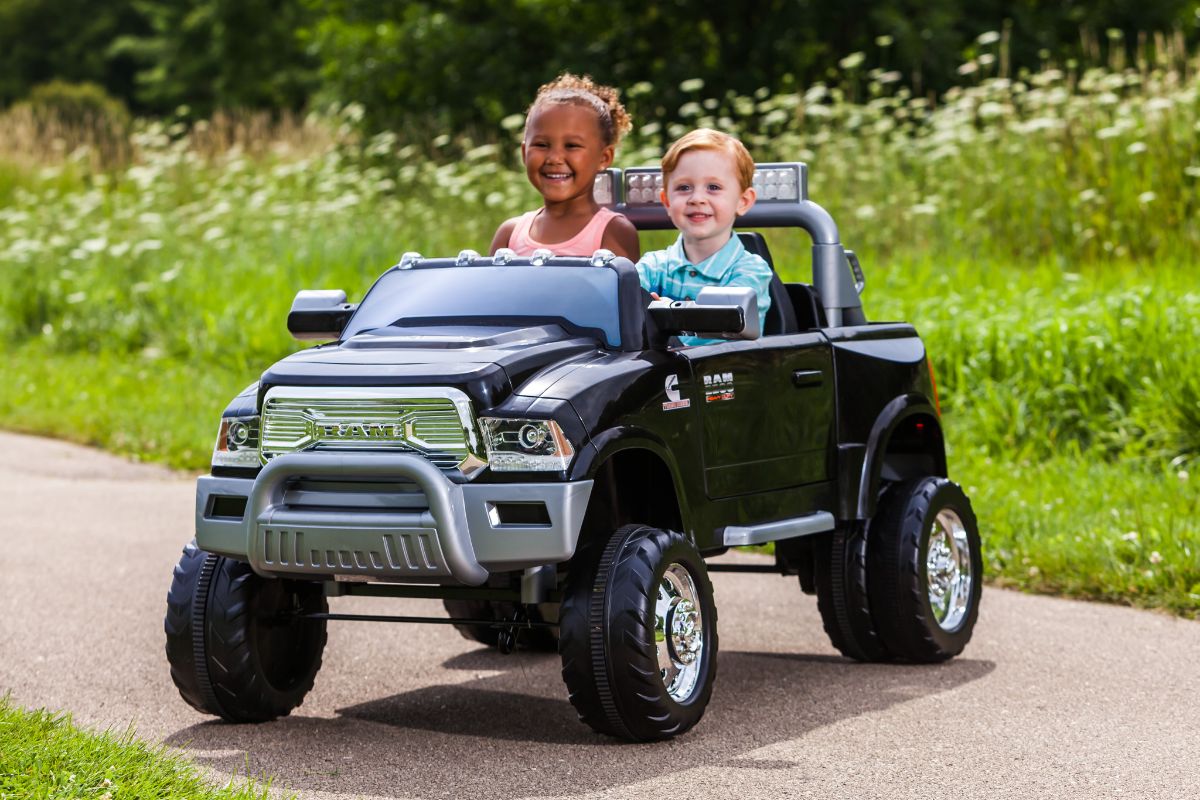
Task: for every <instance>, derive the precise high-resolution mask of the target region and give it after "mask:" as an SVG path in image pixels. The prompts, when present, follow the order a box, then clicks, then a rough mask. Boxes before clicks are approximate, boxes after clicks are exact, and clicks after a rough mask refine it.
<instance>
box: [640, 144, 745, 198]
mask: <svg viewBox="0 0 1200 800" xmlns="http://www.w3.org/2000/svg"><path fill="white" fill-rule="evenodd" d="M690 150H713V151H715V152H718V153H725V154H727V155H728V156H729V157H730V158H731V159H733V170H734V172H735V173H737V176H738V183H740V184H741V189H742V191H743V192H744V191H746V190H747V189H749V188H750V187H751V186H752V185H754V159H753V158H751V156H750V151H749V150H747V149H746V145H744V144H742V143H741V142H739V141H738V140H737V139H735V138H734V137H732V136H730V135H729V134H728V133H721V132H720V131H714V130H713V129H712V128H697V129H696V130H694V131H691V132H690V133H686V134H684V135H683V136H682V137H680V138H679V139H676V140H675V142H673V143H672V144H671V146H670V147H669V148H667V154H666V155H665V156H663V158H662V172H663V180H664V181H665V180H667V178H668V176H669V175H670V174H671V173H672V172H674V171H675V167H676V166H678V164H679V158H680V156H682V155H683V154H684V153H686V152H688V151H690Z"/></svg>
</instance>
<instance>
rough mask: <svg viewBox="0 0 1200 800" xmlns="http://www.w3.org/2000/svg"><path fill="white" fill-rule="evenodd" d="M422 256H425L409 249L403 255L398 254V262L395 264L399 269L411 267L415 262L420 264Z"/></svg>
mask: <svg viewBox="0 0 1200 800" xmlns="http://www.w3.org/2000/svg"><path fill="white" fill-rule="evenodd" d="M423 258H425V256H423V255H421V254H420V253H416V252H413V251H411V250H410V251H408V252H407V253H405V254H404V255H402V256H400V263H399V264H397V265H396V266H397V267H399V268H400V269H412V268H413V267H415V266H416V265H417V264H420V263H421V259H423Z"/></svg>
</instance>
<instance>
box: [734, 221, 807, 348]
mask: <svg viewBox="0 0 1200 800" xmlns="http://www.w3.org/2000/svg"><path fill="white" fill-rule="evenodd" d="M738 238H739V239H741V240H742V246H743V247H745V248H746V249H747V250H749V251H750V252H751V253H754V254H755V255H757V256H761V257H762V259H763V261H766V262H767V266H768V267H770V268H771V287H770V289H769V290H768V291H769V293H770V295H771V307H770V308H768V309H767V318H766V320H765V321H764V323H763V336H772V335H777V334H781V333H798V332H799V331H800V326H799V324H798V323H797V322H796V311H795V309H793V308H792V298H791V297H790V296H789V295H788V291H787V288H786V287H785V286H784V285H783V281H782V280H780V279H779V274H778V273H776V272H775V262H774V261H773V260H771V251H770V250H769V249H767V241H766V239H764V238H763V235H762V234H761V233H759V232H758V231H740V232H738Z"/></svg>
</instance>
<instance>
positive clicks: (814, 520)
mask: <svg viewBox="0 0 1200 800" xmlns="http://www.w3.org/2000/svg"><path fill="white" fill-rule="evenodd" d="M834 524H835V523H834V519H833V514H830V513H829V512H828V511H818V512H816V513H815V514H806V515H804V516H803V517H792V518H791V519H781V520H777V521H775V522H764V523H762V524H761V525H729V526H727V527H726V528H725V530H724V531H723V535H724V538H725V546H726V547H741V546H743V545H748V544H765V543H767V542H777V541H779V540H780V539H791V538H794V537H796V536H809V535H811V534H814V533H824V532H825V531H831V530H833V528H834Z"/></svg>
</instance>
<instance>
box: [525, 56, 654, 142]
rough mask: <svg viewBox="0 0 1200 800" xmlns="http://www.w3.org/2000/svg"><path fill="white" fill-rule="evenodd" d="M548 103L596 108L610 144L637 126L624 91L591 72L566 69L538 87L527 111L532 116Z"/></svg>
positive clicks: (526, 117) (603, 135) (603, 133)
mask: <svg viewBox="0 0 1200 800" xmlns="http://www.w3.org/2000/svg"><path fill="white" fill-rule="evenodd" d="M545 105H576V106H583V107H585V108H590V109H592V110H593V111H595V112H596V118H597V120H598V121H599V123H600V134H601V136H602V138H603V139H604V143H605V144H606V145H614V146H615V145H616V144H618V143H619V142H620V141H621V137H622V136H624V135H625V134H626V133H628V132H629V129H630V128H632V127H633V120H632V118H631V117H630V116H629V112H628V111H626V110H625V106H623V105H621V92H620V90H619V89H614V88H613V87H611V86H601V85H600V84H598V83H596V82H595V81H593V80H592V79H591V76H588V75H584V76H582V77H581V76H579V75H572V74H571V73H570V72H564V73H563V74H561V75H559V76H558V77H557V78H555V79H554V80H552V81H551V82H550V83H547V84H543V85H542V87H541V88H539V89H538V93H537V97H535V98H534V99H533V102H532V103H530V104H529V109H528V110H527V111H526V112H525V119H526V120H528V119H529V117H530V115H532V114H533V112H534V111H535V110H536V109H538V108H540V107H541V106H545Z"/></svg>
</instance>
